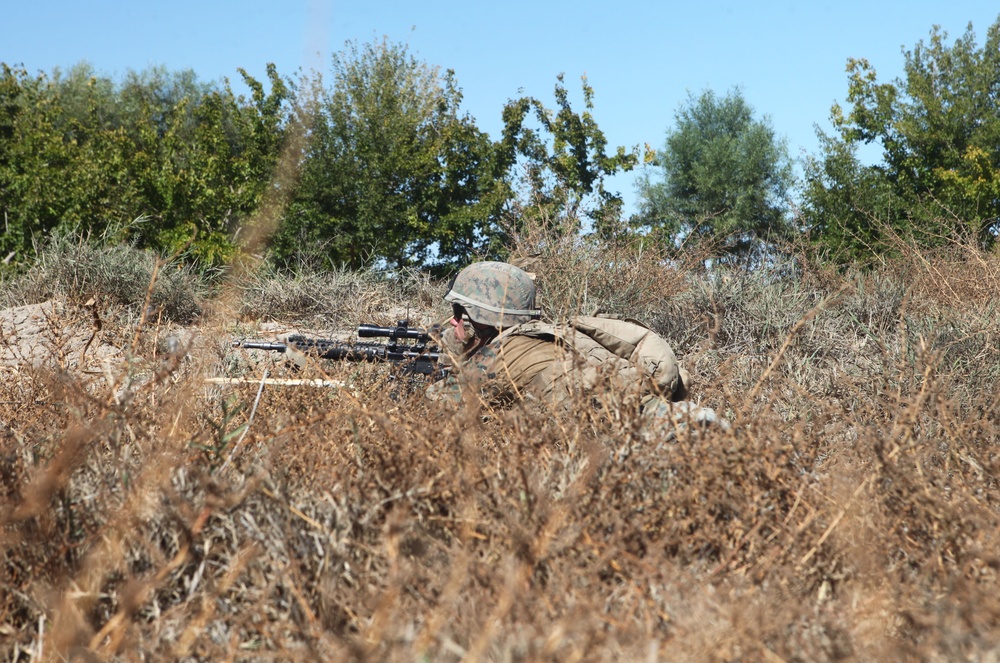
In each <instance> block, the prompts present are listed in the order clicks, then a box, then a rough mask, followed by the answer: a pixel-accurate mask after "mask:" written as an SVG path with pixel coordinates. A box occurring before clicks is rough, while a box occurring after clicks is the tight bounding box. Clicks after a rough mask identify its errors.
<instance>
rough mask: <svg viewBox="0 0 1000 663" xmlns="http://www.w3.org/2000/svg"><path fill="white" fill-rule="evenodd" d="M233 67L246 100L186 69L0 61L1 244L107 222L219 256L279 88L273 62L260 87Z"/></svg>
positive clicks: (272, 131) (261, 150) (266, 141)
mask: <svg viewBox="0 0 1000 663" xmlns="http://www.w3.org/2000/svg"><path fill="white" fill-rule="evenodd" d="M241 75H242V76H243V80H244V82H245V83H246V84H247V86H248V87H249V88H250V90H251V93H252V94H251V98H250V99H245V98H243V97H242V96H237V95H235V94H234V93H233V91H232V89H231V87H230V85H229V83H228V82H226V83H224V84H223V85H221V86H220V85H213V84H204V83H200V82H199V81H198V80H197V77H196V76H195V74H194V73H193V72H190V71H183V72H180V73H175V74H171V73H169V72H167V71H166V70H165V69H163V68H151V69H147V70H145V71H143V72H138V73H137V72H129V73H128V74H127V75H126V77H125V79H124V81H123V82H122V83H121V84H116V83H114V82H113V81H112V80H110V79H109V78H106V77H101V76H98V75H96V74H95V73H94V72H93V70H92V68H91V67H89V66H88V65H86V64H80V65H77V66H75V67H74V68H72V69H71V70H70V71H69V72H68V73H67V74H65V75H63V74H62V73H61V72H58V71H57V72H55V73H54V74H53V75H52V76H48V75H45V74H38V75H29V74H28V73H27V71H26V70H24V69H23V68H15V67H11V66H8V65H3V68H2V72H0V213H2V214H3V217H4V222H5V232H4V234H3V237H2V238H0V248H2V249H3V251H4V252H5V254H6V253H7V252H14V253H15V254H16V255H20V256H21V257H28V256H30V255H31V252H32V250H33V246H34V243H35V241H36V239H37V238H38V237H39V236H43V235H47V234H49V233H51V232H53V231H54V230H57V229H58V230H60V231H73V232H79V233H83V234H89V233H104V232H106V231H107V229H108V228H109V227H110V228H115V227H117V228H124V229H125V230H124V233H123V234H124V238H126V239H130V240H132V241H134V242H137V243H138V244H141V245H143V246H147V247H151V248H155V249H159V250H161V251H164V252H175V251H178V250H181V249H184V248H187V249H188V251H189V255H190V256H191V257H192V258H193V259H195V260H198V261H201V262H204V263H210V264H217V263H221V262H224V261H226V260H228V259H229V258H230V257H231V255H232V254H233V251H234V250H235V245H234V243H233V241H232V236H233V232H234V230H235V229H236V228H237V227H238V225H239V224H240V223H241V222H242V221H244V220H246V219H247V218H248V217H249V216H250V215H251V214H252V213H253V211H254V210H255V209H256V208H257V206H258V204H259V202H260V198H261V195H262V193H263V191H264V189H265V187H266V185H267V182H268V181H269V179H270V173H271V169H272V168H273V164H274V162H275V158H276V156H277V151H278V149H277V148H278V145H280V143H281V141H282V139H283V131H284V126H285V118H284V115H285V110H284V102H285V100H286V98H287V97H288V94H289V91H288V88H287V86H286V84H285V83H284V81H282V80H281V79H280V77H279V76H278V75H277V73H276V71H275V69H274V67H273V66H269V67H268V77H269V81H270V84H271V89H270V92H265V90H264V86H263V85H262V84H261V83H259V82H258V81H256V80H254V79H253V78H252V77H250V76H248V75H247V74H246V73H245V72H242V71H241ZM136 218H142V219H144V221H143V222H142V223H131V221H132V220H133V219H136Z"/></svg>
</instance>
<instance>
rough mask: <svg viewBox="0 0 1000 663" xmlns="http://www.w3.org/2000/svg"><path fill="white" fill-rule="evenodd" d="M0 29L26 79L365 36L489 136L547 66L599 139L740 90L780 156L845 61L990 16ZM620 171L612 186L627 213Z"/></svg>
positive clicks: (657, 9) (95, 11) (43, 14)
mask: <svg viewBox="0 0 1000 663" xmlns="http://www.w3.org/2000/svg"><path fill="white" fill-rule="evenodd" d="M6 4H7V6H6V7H5V8H4V10H3V21H2V23H0V62H6V63H8V64H23V65H24V66H25V67H27V69H28V70H29V71H31V72H34V71H39V70H40V71H45V72H51V71H52V69H53V68H55V67H60V68H62V69H67V68H69V67H70V66H72V65H74V64H76V63H78V62H80V61H82V60H86V61H88V62H89V63H90V64H92V65H93V66H94V67H95V68H96V69H97V71H98V72H100V73H102V74H105V75H109V76H112V77H115V78H117V77H120V76H121V75H122V74H124V73H125V72H126V71H127V70H129V69H134V70H141V69H144V68H146V67H147V66H150V65H163V66H166V67H167V68H168V69H170V70H181V69H188V68H190V69H193V70H194V71H195V72H197V74H198V76H199V78H200V79H202V80H208V81H212V80H219V79H221V78H223V77H229V78H230V79H231V80H233V81H234V82H235V81H238V80H239V74H238V73H237V69H238V68H240V67H242V68H244V69H246V70H247V71H248V72H249V73H250V74H251V75H253V76H255V77H257V78H258V79H260V80H265V79H266V77H265V73H264V72H265V66H266V64H267V63H268V62H273V63H274V64H275V65H276V66H277V69H278V72H279V73H281V74H283V75H289V76H292V75H295V74H296V72H297V71H298V70H299V69H300V68H301V69H303V70H310V69H318V70H320V71H323V72H327V71H328V70H329V58H330V54H331V53H333V52H337V51H340V50H341V49H342V48H343V47H344V43H345V42H346V41H347V40H357V41H359V42H367V41H372V40H379V39H381V38H382V37H383V36H385V37H388V38H389V39H390V40H392V41H395V42H402V43H406V44H408V45H409V46H410V49H411V51H412V52H413V53H415V55H416V56H417V57H418V58H420V59H421V60H423V61H425V62H427V63H429V64H432V65H438V66H440V67H442V68H450V69H454V70H455V73H456V77H457V80H458V83H459V85H460V86H461V87H462V89H463V91H464V94H465V99H464V103H463V106H464V110H466V111H467V112H469V113H470V114H471V115H473V116H474V117H475V118H476V122H477V124H478V126H479V127H480V128H481V129H483V130H485V131H488V132H490V133H491V134H493V135H494V137H496V136H497V135H498V132H499V129H500V127H501V121H500V113H501V110H502V109H503V105H504V103H505V102H506V101H507V99H509V98H513V97H517V96H520V95H522V94H528V95H531V96H535V97H538V98H539V99H541V100H542V101H543V102H544V103H546V105H548V106H552V105H554V101H553V97H552V88H553V85H554V84H555V81H556V75H557V74H559V73H564V74H565V76H566V82H567V85H568V87H569V89H570V91H571V92H575V93H576V94H575V96H574V97H573V98H574V99H575V100H576V101H577V107H578V108H579V85H578V83H577V81H578V79H579V77H580V76H581V75H584V74H586V75H587V77H588V79H589V82H590V84H591V86H592V87H593V88H594V91H595V110H594V116H595V119H596V120H597V123H598V125H599V126H600V127H601V129H602V130H603V131H604V132H605V135H606V136H607V138H608V141H609V143H610V145H612V146H616V145H625V146H634V145H642V144H644V143H649V144H651V145H652V146H653V147H656V148H659V147H661V146H662V145H663V141H664V137H665V133H666V131H667V129H669V128H670V127H671V126H673V121H674V114H675V112H676V110H677V108H678V106H679V105H680V104H681V103H682V102H684V101H685V100H686V99H687V96H688V94H689V93H694V94H697V93H699V92H701V91H702V90H705V89H706V88H710V89H712V90H714V91H716V92H717V93H720V94H724V93H725V92H727V91H729V90H730V89H732V88H733V87H734V86H740V87H741V88H742V90H743V95H744V97H745V98H746V99H747V101H748V102H749V103H750V104H752V105H753V106H754V108H755V109H756V111H757V114H758V116H764V115H767V116H769V117H770V119H771V123H772V125H773V127H774V129H775V131H776V132H777V133H778V134H779V135H780V136H783V137H784V138H786V139H787V141H788V147H789V151H790V153H791V155H792V156H793V157H798V156H800V155H801V154H802V153H803V152H805V153H810V154H813V153H815V152H816V151H817V149H818V148H817V141H816V138H815V129H814V127H815V125H819V126H820V127H821V128H823V129H825V130H828V129H829V121H828V118H829V110H830V106H831V104H832V103H833V102H834V101H843V100H844V98H845V96H846V92H847V78H846V75H845V73H844V67H845V64H846V61H847V59H848V58H850V57H855V58H866V59H867V60H868V61H869V62H871V63H872V65H873V66H874V67H875V69H876V70H877V71H878V73H879V78H880V80H886V81H888V80H890V79H892V78H895V77H897V76H900V75H901V74H902V64H903V56H902V52H901V51H902V49H903V48H904V47H905V48H907V49H909V48H912V47H913V45H915V44H916V43H917V41H919V40H925V41H926V39H927V37H928V35H929V33H930V30H931V27H932V26H933V25H935V24H937V25H940V26H941V27H942V28H943V29H945V30H946V31H947V32H948V34H949V36H950V37H951V38H954V37H957V36H959V35H961V34H963V33H964V32H965V29H966V26H967V25H968V24H969V22H972V24H973V28H974V30H975V32H976V35H977V37H978V40H979V43H980V44H982V42H983V39H984V37H985V35H986V31H987V29H988V28H989V26H990V25H992V24H993V23H994V22H996V21H997V19H998V17H1000V4H998V3H997V2H996V1H995V0H975V1H951V2H949V1H948V0H909V1H902V0H892V1H880V0H842V1H839V2H808V1H799V2H793V1H786V0H780V1H768V0H759V1H758V2H753V3H752V2H749V1H747V0H744V1H743V2H734V1H729V0H695V1H688V2H676V1H673V0H668V1H663V2H634V1H631V0H618V1H617V2H594V1H590V0H579V1H577V2H572V3H571V2H545V1H544V0H536V1H534V2H527V1H524V0H510V1H508V2H506V3H475V2H468V1H466V2H445V1H443V0H416V1H414V0H411V1H410V2H402V1H397V0H382V1H377V0H369V1H365V2H360V1H356V2H340V1H335V0H303V1H298V2H296V1H293V0H286V1H284V2H280V1H277V0H270V1H269V2H262V1H259V0H241V1H240V2H235V1H229V0H226V1H216V0H202V1H201V2H195V1H193V0H173V1H172V2H136V1H135V0H132V1H130V2H120V1H110V0H105V1H102V2H85V1H81V2H73V3H70V2H65V0H32V1H31V2H27V1H22V2H8V3H6ZM634 181H635V174H634V173H633V174H626V175H622V176H619V177H618V178H616V179H615V180H614V181H613V183H612V188H614V189H617V190H620V191H621V193H622V194H623V196H624V197H625V200H626V208H627V211H632V210H633V209H634V203H635V193H634Z"/></svg>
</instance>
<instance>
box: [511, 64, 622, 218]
mask: <svg viewBox="0 0 1000 663" xmlns="http://www.w3.org/2000/svg"><path fill="white" fill-rule="evenodd" d="M581 91H582V94H583V108H584V110H583V111H582V112H579V113H578V112H576V111H574V110H573V107H572V102H571V101H570V97H569V92H568V91H567V89H566V86H565V84H564V77H563V75H562V74H560V75H558V76H557V78H556V85H555V88H554V96H555V102H556V109H555V110H553V109H550V108H547V107H546V106H545V104H544V103H543V102H542V101H540V100H539V99H537V98H535V97H521V98H519V99H512V100H510V101H508V102H507V104H506V105H505V106H504V110H503V121H504V130H503V136H502V138H501V140H500V143H499V149H500V153H501V157H500V163H501V164H503V166H504V167H505V168H508V169H509V168H514V167H515V166H516V165H517V164H521V165H522V166H523V169H524V177H523V180H524V182H525V184H526V186H525V188H524V189H523V190H522V191H521V192H520V193H521V200H520V204H518V205H517V206H516V208H517V212H518V219H517V222H518V223H521V222H524V221H528V220H536V221H537V220H541V221H543V222H544V221H546V220H548V222H551V220H552V219H554V218H558V217H562V218H571V219H576V220H579V219H582V218H587V219H589V220H590V221H591V222H592V223H593V227H594V229H595V230H596V231H597V232H598V233H602V234H606V233H609V232H612V230H613V228H614V227H615V225H616V224H617V222H618V221H619V220H620V217H621V207H622V200H621V195H620V194H619V193H618V192H613V191H609V190H608V189H607V188H606V187H605V183H606V180H607V178H608V177H610V176H612V175H614V174H616V173H618V172H628V171H630V170H632V168H634V167H635V165H636V164H637V163H638V161H639V153H638V148H631V149H626V148H625V147H623V146H619V147H617V148H616V149H615V150H614V151H613V152H612V153H611V154H609V153H608V150H607V147H608V141H607V139H606V138H605V136H604V132H603V131H601V129H600V127H599V126H598V125H597V122H596V120H595V119H594V115H593V110H594V89H593V88H592V87H591V86H590V84H589V83H588V81H587V77H586V76H584V77H582V78H581ZM532 117H533V118H534V120H535V121H537V126H532V125H531V123H530V120H531V119H532Z"/></svg>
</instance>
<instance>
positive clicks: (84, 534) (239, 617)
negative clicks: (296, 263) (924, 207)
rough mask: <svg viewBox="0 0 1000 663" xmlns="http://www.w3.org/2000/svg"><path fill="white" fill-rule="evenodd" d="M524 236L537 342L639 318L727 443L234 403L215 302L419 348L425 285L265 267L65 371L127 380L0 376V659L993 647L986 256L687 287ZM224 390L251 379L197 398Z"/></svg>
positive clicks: (428, 410) (999, 400)
mask: <svg viewBox="0 0 1000 663" xmlns="http://www.w3.org/2000/svg"><path fill="white" fill-rule="evenodd" d="M517 241H519V242H520V244H519V245H518V246H517V247H515V249H514V251H513V253H512V258H511V259H512V260H519V261H522V262H524V263H526V266H527V267H528V268H529V269H532V270H533V271H535V272H536V274H537V278H538V283H539V286H540V289H541V293H542V294H541V300H540V301H541V302H542V305H543V306H544V307H545V309H546V311H547V313H549V314H552V315H560V314H563V313H566V312H575V311H577V310H580V311H582V312H589V311H590V309H591V308H602V309H605V310H608V311H610V312H614V313H633V314H637V315H640V316H642V317H643V319H644V320H645V321H646V322H647V323H649V324H651V325H652V326H653V327H654V328H655V329H657V330H658V331H659V332H661V333H663V334H664V335H665V336H666V337H667V338H669V339H671V341H672V342H673V343H674V345H675V348H676V349H677V352H678V355H679V356H680V358H681V359H682V361H683V362H684V363H685V364H686V365H687V367H688V368H689V369H690V370H691V372H692V374H693V375H694V376H695V377H696V379H697V383H696V385H695V393H696V396H697V397H698V398H699V399H700V400H701V401H702V402H704V403H706V404H708V405H710V406H712V407H715V408H717V409H719V410H720V411H722V412H723V413H725V414H726V415H727V416H729V417H730V418H731V419H733V421H734V423H735V424H736V426H735V428H734V430H733V431H732V432H731V433H721V432H710V433H708V434H705V435H703V436H701V437H690V436H686V435H683V434H682V435H681V436H680V437H679V438H678V439H677V440H675V441H672V442H666V441H663V440H657V439H649V438H648V436H644V435H643V432H642V431H641V429H640V427H639V418H638V417H637V416H636V414H637V413H636V412H634V411H631V410H628V409H625V410H621V411H617V412H604V411H594V410H591V409H590V408H589V407H584V406H583V404H581V407H580V408H578V410H577V412H575V413H574V415H573V416H569V415H567V414H566V413H561V412H547V411H539V410H538V409H536V408H533V407H531V406H530V405H524V406H516V407H513V408H511V409H507V410H497V411H492V410H489V409H484V408H483V407H482V406H481V405H479V404H470V405H468V406H465V407H458V408H455V407H446V406H443V405H440V404H435V403H429V402H426V401H425V400H424V399H423V398H422V397H421V393H420V389H419V385H417V387H418V388H416V389H401V388H400V387H401V386H403V385H402V383H399V382H398V381H388V380H387V378H386V376H385V372H384V371H383V370H381V369H380V368H379V367H374V366H358V365H344V364H327V365H324V366H312V367H307V368H306V369H304V370H302V371H300V372H299V373H298V376H301V377H312V376H314V375H317V374H320V373H322V374H324V375H328V376H330V377H334V378H342V379H346V380H347V381H348V382H349V386H348V387H346V388H344V389H314V388H310V387H271V386H268V387H265V388H263V389H262V390H260V391H259V389H260V386H259V384H258V382H257V381H259V379H260V378H261V377H262V375H263V371H264V369H265V368H266V369H267V370H268V371H269V374H270V375H282V374H283V372H284V371H286V370H288V369H286V368H285V367H284V366H283V365H281V364H280V363H277V362H275V361H274V358H273V357H268V356H265V357H250V356H249V355H245V354H239V353H234V352H233V351H232V350H231V349H230V348H229V347H228V345H227V343H226V342H225V341H226V339H228V338H229V336H230V335H231V334H232V333H233V332H234V331H235V330H236V327H234V325H236V324H237V323H236V322H235V319H234V318H227V317H224V316H222V315H221V314H220V313H221V311H222V309H221V305H220V304H219V303H218V302H220V301H223V300H225V299H226V297H231V298H232V299H233V300H234V301H237V302H238V304H237V307H238V310H239V312H240V316H241V320H240V322H239V323H238V325H239V331H240V332H241V333H244V332H245V331H246V330H247V329H250V328H252V326H253V325H255V324H256V323H257V322H258V321H265V320H266V319H268V318H271V317H275V318H279V319H286V318H287V319H298V320H299V321H304V322H308V321H312V320H320V321H321V322H323V324H330V325H342V326H345V327H348V326H351V325H353V324H356V323H357V322H360V321H361V320H360V319H357V318H356V316H364V315H374V311H375V309H376V308H377V309H378V310H380V311H383V312H385V311H390V310H392V309H394V308H395V309H404V310H405V308H406V307H407V306H410V307H411V308H415V309H416V310H417V312H418V313H419V314H420V317H421V319H422V320H423V321H428V320H433V319H436V318H437V317H438V316H440V315H441V314H442V312H443V311H441V310H439V309H438V308H437V307H439V306H440V304H439V301H440V299H439V298H440V293H441V292H442V291H443V288H444V284H441V283H437V282H434V281H430V280H427V279H425V278H424V277H421V276H419V275H418V274H416V273H410V274H408V275H406V274H404V275H403V276H402V277H401V280H396V281H394V280H392V279H390V278H388V277H386V276H384V275H383V276H378V275H375V274H373V273H367V272H366V273H352V272H339V273H333V274H328V275H325V276H320V275H312V276H308V275H304V276H299V277H294V278H293V277H286V276H281V275H279V274H276V273H268V272H265V271H261V272H258V273H256V274H255V275H253V276H248V277H244V280H243V281H242V282H241V283H239V284H236V285H233V284H227V285H226V286H224V287H225V288H229V290H227V291H223V292H218V293H215V294H214V295H213V296H212V297H211V298H208V299H201V298H197V299H198V301H199V305H200V306H202V307H203V310H204V311H205V312H206V313H205V314H203V315H202V317H201V318H200V319H199V321H198V324H197V326H196V327H191V328H189V330H191V329H193V330H194V332H195V333H196V334H197V335H198V336H199V337H200V338H201V339H202V341H200V342H190V343H185V344H182V345H180V346H178V345H176V344H175V345H174V346H173V347H172V349H171V347H170V346H169V345H165V344H164V343H163V342H162V340H163V339H162V336H163V334H164V333H165V330H164V329H163V328H161V327H159V326H156V325H153V324H152V323H151V321H149V320H146V321H145V322H144V323H143V324H142V326H141V327H139V324H140V320H139V316H132V317H128V316H120V317H114V318H113V321H112V319H111V318H110V317H106V318H105V319H106V320H107V323H106V324H105V326H104V328H103V329H102V330H101V333H100V335H99V337H98V338H97V340H95V341H94V345H91V346H90V348H91V349H87V350H85V351H84V352H85V354H86V353H91V352H93V348H95V347H97V344H100V343H105V344H106V343H117V344H118V345H119V346H120V347H121V350H122V352H123V357H124V358H123V359H122V360H121V361H118V362H117V363H114V364H109V365H108V366H107V368H106V369H105V370H102V371H101V372H100V373H94V372H88V371H86V370H70V369H60V368H59V364H58V362H41V363H39V364H37V365H35V366H29V365H24V364H13V363H12V364H7V365H4V366H2V367H0V422H2V427H0V477H2V482H0V490H2V491H3V499H2V500H0V531H2V533H3V534H2V536H0V542H2V543H0V559H2V562H3V563H2V564H0V588H2V591H0V643H2V646H0V651H2V652H3V654H2V660H4V661H30V660H90V659H93V660H133V659H142V660H221V659H225V660H274V659H280V660H285V659H289V658H306V659H312V660H358V661H362V660H405V661H411V660H435V661H439V660H440V661H448V660H559V661H563V660H595V661H596V660H678V661H681V660H704V661H738V660H774V661H777V660H784V661H838V660H847V661H869V660H923V661H952V660H988V659H989V658H990V657H991V656H995V655H996V653H997V652H998V651H1000V627H998V625H1000V601H998V599H997V596H998V593H997V582H998V573H1000V560H998V557H997V553H996V551H997V550H1000V485H998V483H997V477H998V470H1000V467H998V458H997V449H998V443H1000V397H998V394H1000V323H998V320H1000V316H998V315H997V304H996V293H997V292H1000V261H998V258H997V256H996V255H995V254H987V253H983V252H982V251H981V249H979V248H976V247H974V246H972V247H953V248H951V249H949V250H947V251H945V250H940V251H938V252H936V253H927V252H918V251H916V250H909V251H908V252H907V251H902V250H901V251H900V256H901V257H899V258H898V262H896V263H892V264H886V265H885V266H884V267H882V268H878V269H875V270H871V271H866V272H858V273H853V272H845V271H842V270H841V271H835V270H828V269H825V268H823V267H822V266H820V265H817V264H815V263H812V262H810V261H809V260H807V259H801V260H799V261H798V262H797V263H796V265H795V269H794V270H790V269H786V268H782V269H775V270H770V271H768V270H757V271H754V272H743V271H721V270H718V269H716V270H712V271H707V272H706V271H705V269H704V267H703V263H702V262H701V261H697V260H696V261H693V262H692V263H691V266H690V267H688V266H685V265H676V264H667V263H665V262H664V261H663V260H662V259H661V258H662V257H661V256H659V255H657V254H656V253H655V252H651V251H648V250H645V249H644V250H642V251H641V252H640V250H639V245H632V244H619V245H602V244H600V243H591V244H587V243H581V242H579V241H573V242H569V241H567V242H564V243H562V244H560V243H559V240H558V238H557V237H555V238H554V237H552V236H546V235H544V234H541V235H533V236H532V235H531V234H530V233H526V234H524V235H522V236H520V237H518V238H517ZM901 248H902V247H901ZM115 259H117V258H115V254H114V252H113V251H112V252H110V253H108V254H107V255H106V256H105V257H104V258H100V259H97V264H102V261H105V260H107V261H111V260H115ZM533 259H534V261H535V262H534V263H533V264H529V263H531V261H532V260H533ZM43 263H44V261H43ZM40 269H41V267H40ZM52 273H53V274H55V273H59V274H68V273H72V272H63V271H59V272H52ZM86 273H87V274H92V272H90V271H88V272H86ZM168 273H169V270H162V269H161V270H159V272H158V277H157V281H158V280H159V279H160V278H165V277H164V275H165V274H168ZM143 274H144V275H143V276H142V278H147V277H146V276H145V274H146V272H144V273H143ZM131 278H133V279H138V278H140V275H138V274H135V275H133V276H132V277H131ZM42 282H48V281H47V280H45V279H43V280H40V281H38V283H42ZM15 283H21V282H8V283H7V285H6V287H7V289H6V290H5V292H4V296H5V297H6V298H7V301H8V302H11V303H18V302H23V301H25V295H24V294H23V293H24V292H25V291H24V290H23V289H20V290H19V289H17V288H23V285H14V284H15ZM59 283H61V284H63V285H62V286H61V287H60V288H59V289H55V288H53V289H52V290H51V295H48V294H46V296H53V297H58V298H59V299H60V300H63V301H64V304H62V305H61V306H60V307H58V311H59V313H58V317H56V316H55V315H53V318H52V319H51V321H50V322H51V324H52V325H53V326H55V327H58V328H60V329H72V328H74V324H75V321H78V320H80V319H83V320H89V319H90V317H91V316H92V315H93V313H92V311H91V310H89V309H84V308H82V300H85V299H87V298H89V297H91V296H92V295H91V294H90V291H89V290H86V289H85V288H84V289H83V290H80V291H77V292H74V290H73V288H74V287H80V284H83V283H90V284H92V283H95V281H94V278H93V277H92V276H90V277H87V278H68V277H66V278H63V277H60V279H59ZM102 287H111V286H102ZM157 287H160V286H158V285H157V284H156V283H154V285H153V291H154V292H155V291H156V288H157ZM148 290H149V280H148V278H147V280H146V282H145V283H143V285H142V287H141V288H135V289H134V290H132V291H130V292H131V294H129V295H127V296H125V297H123V300H124V299H128V298H132V300H131V302H124V303H122V304H121V305H122V306H136V307H141V306H142V304H141V302H142V301H144V299H145V293H146V292H147V291H148ZM191 292H194V293H202V292H203V291H202V290H200V289H199V288H197V287H192V289H191ZM18 293H20V294H18ZM39 295H41V291H39ZM199 296H200V297H201V296H202V295H199ZM101 301H102V302H103V301H106V300H104V299H102V300H101ZM376 305H377V306H376ZM103 306H106V305H105V304H100V305H98V311H97V312H98V314H99V315H104V313H105V311H106V309H104V308H101V307H103ZM53 310H56V309H53ZM387 315H388V314H387ZM317 316H319V318H317ZM178 319H180V318H178ZM171 333H175V334H176V333H177V330H176V329H172V330H171ZM4 337H5V339H9V334H8V332H7V330H6V329H5V330H4ZM48 338H49V339H50V340H48V341H46V342H49V343H51V345H52V347H51V350H52V353H53V356H56V355H58V353H59V348H58V347H57V345H58V341H59V338H61V337H60V336H59V335H58V334H55V333H53V334H52V335H51V336H50V337H48ZM133 339H136V340H135V342H134V343H133V342H132V341H133ZM6 342H10V341H9V340H8V341H6ZM234 361H239V362H242V364H241V370H242V373H241V374H242V375H244V376H246V377H247V378H248V382H247V383H246V384H238V385H231V386H223V387H220V386H216V385H207V384H205V382H204V378H205V377H206V376H212V375H216V374H218V373H219V372H221V371H222V369H223V367H225V368H226V370H229V368H230V367H231V366H232V364H233V362H234ZM85 367H86V362H81V368H85Z"/></svg>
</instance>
